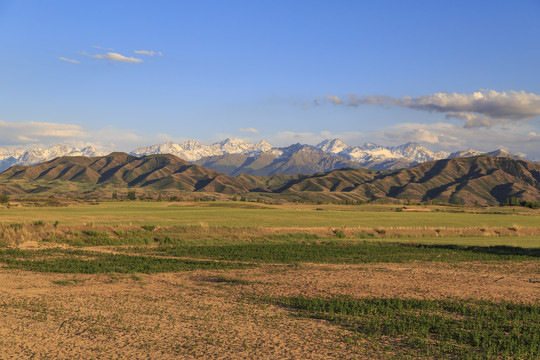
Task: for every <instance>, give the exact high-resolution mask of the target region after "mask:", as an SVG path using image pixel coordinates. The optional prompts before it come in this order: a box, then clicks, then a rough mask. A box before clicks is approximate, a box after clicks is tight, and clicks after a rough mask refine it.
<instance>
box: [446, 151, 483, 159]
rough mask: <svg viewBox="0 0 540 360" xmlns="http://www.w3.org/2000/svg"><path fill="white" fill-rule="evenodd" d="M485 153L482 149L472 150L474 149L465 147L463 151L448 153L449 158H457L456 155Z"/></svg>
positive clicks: (469, 155)
mask: <svg viewBox="0 0 540 360" xmlns="http://www.w3.org/2000/svg"><path fill="white" fill-rule="evenodd" d="M483 154H485V153H484V152H482V151H478V150H474V149H470V148H469V149H467V150H463V151H456V152H453V153H451V154H450V155H448V158H449V159H453V158H457V157H471V156H478V155H483Z"/></svg>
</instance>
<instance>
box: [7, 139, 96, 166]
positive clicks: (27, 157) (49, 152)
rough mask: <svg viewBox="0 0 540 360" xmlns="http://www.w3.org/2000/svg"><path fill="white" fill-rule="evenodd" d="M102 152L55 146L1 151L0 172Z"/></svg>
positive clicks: (89, 148)
mask: <svg viewBox="0 0 540 360" xmlns="http://www.w3.org/2000/svg"><path fill="white" fill-rule="evenodd" d="M101 155H103V153H102V152H100V151H98V150H96V149H95V148H93V147H92V146H87V147H85V148H79V147H73V146H68V145H53V146H51V147H48V148H42V147H35V148H31V149H28V150H21V149H0V171H4V170H6V169H7V168H9V167H11V166H13V165H34V164H39V163H41V162H44V161H48V160H52V159H55V158H57V157H60V156H89V157H94V156H101Z"/></svg>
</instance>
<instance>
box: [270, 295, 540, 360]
mask: <svg viewBox="0 0 540 360" xmlns="http://www.w3.org/2000/svg"><path fill="white" fill-rule="evenodd" d="M270 301H272V302H274V303H277V304H279V305H281V306H285V307H288V308H291V309H294V310H296V311H297V312H298V314H299V315H300V316H305V317H311V318H317V319H324V320H327V321H330V322H333V323H336V324H339V325H340V326H343V327H344V328H346V329H349V330H351V331H353V332H354V333H355V335H356V336H355V337H356V338H357V339H368V340H371V341H368V342H365V343H364V344H365V345H364V346H368V347H369V346H372V345H370V344H372V343H377V344H382V343H387V344H388V343H390V344H394V345H397V346H392V347H391V349H387V350H390V351H391V352H394V353H395V355H396V356H397V357H398V358H401V356H412V357H413V358H424V357H425V358H430V359H431V358H456V359H499V358H504V359H533V358H538V357H540V306H538V305H526V304H515V303H511V302H503V303H493V302H488V301H472V300H451V299H448V300H418V299H398V298H369V299H353V298H331V299H323V298H306V297H286V298H280V299H277V300H270ZM388 347H390V346H388Z"/></svg>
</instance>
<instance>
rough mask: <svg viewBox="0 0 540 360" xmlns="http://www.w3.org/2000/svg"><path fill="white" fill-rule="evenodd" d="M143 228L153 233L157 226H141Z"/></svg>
mask: <svg viewBox="0 0 540 360" xmlns="http://www.w3.org/2000/svg"><path fill="white" fill-rule="evenodd" d="M141 227H142V228H143V229H144V230H146V231H148V232H152V231H154V230H155V229H156V225H141Z"/></svg>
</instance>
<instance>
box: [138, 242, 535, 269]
mask: <svg viewBox="0 0 540 360" xmlns="http://www.w3.org/2000/svg"><path fill="white" fill-rule="evenodd" d="M129 251H133V252H138V253H152V254H159V255H168V256H175V257H183V258H185V257H191V258H205V259H217V260H227V261H255V262H266V263H286V264H290V263H298V262H312V263H353V264H354V263H376V262H387V263H403V262H411V261H437V262H453V261H523V260H534V259H535V258H538V257H540V249H539V248H532V249H527V248H519V247H510V246H488V247H481V246H457V245H427V244H410V243H409V244H400V243H381V242H378V243H377V242H371V241H369V242H362V243H352V244H351V243H347V244H344V243H339V242H326V243H276V244H267V243H247V244H240V245H229V244H228V245H205V246H193V245H173V246H158V247H156V248H151V249H148V248H141V247H138V248H132V249H129Z"/></svg>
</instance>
